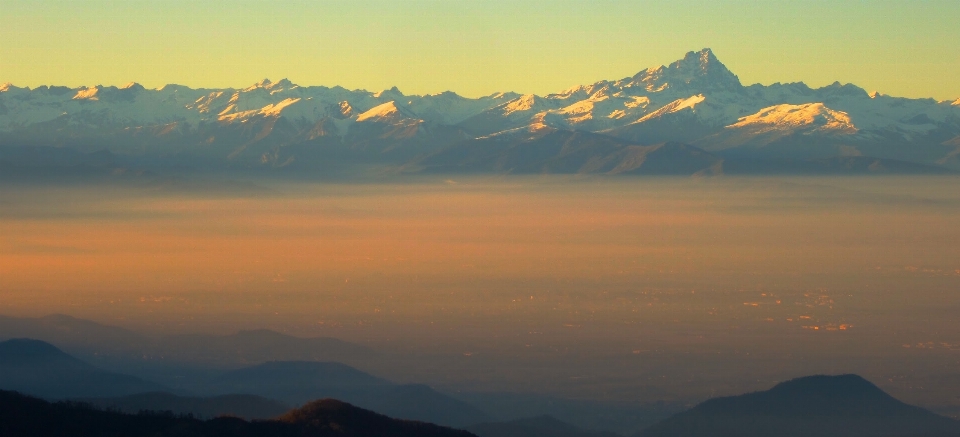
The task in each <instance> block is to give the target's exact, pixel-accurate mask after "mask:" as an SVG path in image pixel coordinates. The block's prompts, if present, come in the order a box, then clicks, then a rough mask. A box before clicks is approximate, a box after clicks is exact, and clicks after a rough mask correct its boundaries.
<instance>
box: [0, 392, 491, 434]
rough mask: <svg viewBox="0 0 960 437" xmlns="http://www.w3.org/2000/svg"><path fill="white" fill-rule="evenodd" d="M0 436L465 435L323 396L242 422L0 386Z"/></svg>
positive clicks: (240, 420)
mask: <svg viewBox="0 0 960 437" xmlns="http://www.w3.org/2000/svg"><path fill="white" fill-rule="evenodd" d="M0 435H2V436H4V437H21V436H32V437H48V436H100V437H114V436H116V437H120V436H123V437H139V436H144V437H145V436H151V437H166V436H195V437H221V436H223V437H226V436H238V437H245V436H249V437H259V436H264V437H266V436H270V437H301V436H318V437H325V436H337V437H387V436H391V437H408V436H409V437H413V436H418V437H471V436H472V434H470V433H468V432H466V431H461V430H455V429H451V428H444V427H442V426H438V425H433V424H429V423H423V422H413V421H405V420H398V419H391V418H389V417H387V416H383V415H380V414H377V413H374V412H372V411H367V410H364V409H361V408H357V407H354V406H352V405H350V404H347V403H345V402H340V401H337V400H333V399H324V400H319V401H314V402H311V403H309V404H307V405H305V406H303V407H302V408H298V409H295V410H291V411H289V412H287V413H286V414H284V415H282V416H280V417H279V418H277V419H273V420H266V421H253V422H247V421H245V420H242V419H237V418H232V417H219V418H215V419H211V420H206V421H203V420H199V419H196V418H193V417H187V416H174V415H172V414H147V413H145V414H136V415H132V414H123V413H117V412H109V411H100V410H96V409H93V408H91V407H89V406H86V405H82V404H71V403H49V402H46V401H44V400H41V399H37V398H32V397H29V396H25V395H22V394H19V393H16V392H10V391H0Z"/></svg>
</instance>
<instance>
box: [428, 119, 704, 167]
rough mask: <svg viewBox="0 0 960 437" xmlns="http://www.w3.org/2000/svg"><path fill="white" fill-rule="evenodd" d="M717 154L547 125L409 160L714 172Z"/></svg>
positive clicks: (468, 164)
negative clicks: (643, 143)
mask: <svg viewBox="0 0 960 437" xmlns="http://www.w3.org/2000/svg"><path fill="white" fill-rule="evenodd" d="M721 163H722V159H721V158H719V157H717V156H714V155H712V154H710V153H708V152H705V151H703V150H701V149H698V148H696V147H694V146H690V145H686V144H682V143H677V142H667V143H661V144H656V145H650V146H643V145H639V144H635V143H632V142H630V141H626V140H622V139H619V138H614V137H611V136H607V135H601V134H594V133H589V132H581V131H569V130H552V129H548V130H545V131H544V132H537V133H534V134H522V133H513V134H507V135H495V136H490V137H483V138H479V139H475V140H470V141H465V142H462V143H459V144H457V145H455V146H451V147H448V148H446V149H444V150H441V151H439V152H437V153H434V154H431V155H429V156H426V157H424V158H423V159H421V160H419V161H417V162H415V163H413V164H411V166H410V167H411V168H416V169H418V170H420V171H423V172H426V173H514V174H530V173H560V174H632V175H681V176H689V175H693V174H698V173H711V174H712V173H716V172H719V171H720V166H721Z"/></svg>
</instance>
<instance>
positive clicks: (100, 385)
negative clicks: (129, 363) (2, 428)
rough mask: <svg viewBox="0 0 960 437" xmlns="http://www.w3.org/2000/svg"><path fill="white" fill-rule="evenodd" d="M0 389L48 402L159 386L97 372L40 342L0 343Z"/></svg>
mask: <svg viewBox="0 0 960 437" xmlns="http://www.w3.org/2000/svg"><path fill="white" fill-rule="evenodd" d="M0 389H4V390H16V391H19V392H23V393H28V394H31V395H35V396H40V397H44V398H51V399H62V398H76V397H102V396H124V395H129V394H133V393H142V392H149V391H161V390H165V387H163V386H162V385H159V384H156V383H152V382H148V381H144V380H142V379H139V378H136V377H133V376H128V375H122V374H119V373H112V372H107V371H104V370H100V369H98V368H96V367H94V366H91V365H90V364H87V363H85V362H83V361H80V360H78V359H76V358H74V357H72V356H70V355H67V354H65V353H63V352H62V351H61V350H60V349H57V348H56V347H55V346H53V345H51V344H49V343H45V342H42V341H39V340H30V339H22V338H21V339H13V340H7V341H4V342H2V343H0Z"/></svg>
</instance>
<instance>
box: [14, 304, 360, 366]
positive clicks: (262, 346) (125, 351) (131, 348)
mask: <svg viewBox="0 0 960 437" xmlns="http://www.w3.org/2000/svg"><path fill="white" fill-rule="evenodd" d="M0 336H3V337H6V338H3V337H0V340H4V339H9V338H15V337H21V338H34V339H39V340H43V341H47V342H50V343H53V344H57V345H63V346H64V347H67V346H69V350H70V351H71V352H72V353H75V354H82V358H84V359H86V360H97V361H99V362H103V363H104V364H115V363H117V362H120V363H121V364H125V363H126V362H128V361H131V360H135V361H137V362H141V361H147V362H153V363H173V364H177V363H189V364H201V365H206V366H220V367H226V366H232V367H236V366H242V365H252V364H259V363H262V362H265V361H278V360H286V361H294V360H299V361H307V360H309V361H338V362H341V361H342V362H348V363H349V362H357V361H363V360H367V359H371V358H375V357H376V356H377V354H376V352H375V351H373V350H371V349H370V348H367V347H366V346H363V345H359V344H355V343H350V342H346V341H343V340H339V339H336V338H330V337H312V338H302V337H294V336H291V335H286V334H282V333H279V332H275V331H270V330H267V329H259V330H247V331H240V332H237V333H235V334H230V335H204V334H186V335H171V336H165V337H148V336H145V335H141V334H139V333H136V332H133V331H129V330H126V329H123V328H118V327H116V326H108V325H103V324H100V323H96V322H92V321H89V320H83V319H77V318H74V317H71V316H67V315H62V314H53V315H49V316H44V317H37V318H20V317H9V316H0ZM74 351H75V352H74Z"/></svg>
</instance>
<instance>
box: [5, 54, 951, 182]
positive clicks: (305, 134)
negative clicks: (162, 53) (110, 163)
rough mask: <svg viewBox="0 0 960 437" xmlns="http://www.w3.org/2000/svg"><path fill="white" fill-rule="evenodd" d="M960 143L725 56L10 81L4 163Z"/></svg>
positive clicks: (943, 106) (586, 166) (836, 149)
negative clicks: (530, 82)
mask: <svg viewBox="0 0 960 437" xmlns="http://www.w3.org/2000/svg"><path fill="white" fill-rule="evenodd" d="M958 139H960V103H958V102H950V101H944V102H937V101H934V100H932V99H907V98H897V97H891V96H886V95H882V94H878V93H867V92H866V91H865V90H863V89H862V88H859V87H857V86H855V85H851V84H846V85H842V84H840V83H834V84H832V85H829V86H825V87H822V88H817V89H814V88H810V87H808V86H807V85H805V84H803V83H790V84H780V83H776V84H773V85H769V86H765V85H759V84H756V85H749V86H744V85H743V84H741V82H740V80H739V79H738V78H737V76H736V75H735V74H734V73H732V72H731V71H730V70H729V69H727V67H726V66H724V65H723V64H722V63H721V62H720V61H719V60H718V59H717V58H716V57H715V56H714V54H713V52H712V51H711V50H710V49H704V50H701V51H699V52H689V53H687V54H686V55H685V56H684V57H683V59H680V60H678V61H676V62H674V63H672V64H670V65H667V66H660V67H655V68H649V69H646V70H643V71H640V72H639V73H637V74H636V75H634V76H631V77H627V78H623V79H620V80H603V81H599V82H596V83H593V84H588V85H579V86H575V87H573V88H570V89H567V90H565V91H562V92H559V93H555V94H549V95H545V96H538V95H532V94H527V95H518V94H516V93H496V94H492V95H489V96H485V97H480V98H466V97H463V96H459V95H457V94H455V93H453V92H444V93H440V94H433V95H423V96H408V95H404V94H403V93H401V92H400V91H399V90H398V89H396V88H393V89H390V90H385V91H381V92H368V91H364V90H347V89H344V88H341V87H333V88H328V87H323V86H313V87H306V86H299V85H296V84H293V83H291V82H290V81H288V80H285V79H284V80H280V81H277V82H271V81H269V80H263V81H261V82H258V83H256V84H254V85H252V86H250V87H247V88H244V89H191V88H188V87H185V86H179V85H167V86H164V87H162V88H159V89H146V88H144V87H142V86H140V85H138V84H133V83H132V84H128V85H126V86H123V87H119V88H118V87H112V86H99V85H98V86H96V87H89V88H88V87H81V88H66V87H56V86H52V87H50V86H42V87H38V88H34V89H27V88H18V87H16V86H13V85H11V84H5V85H2V86H0V168H5V166H6V167H11V166H19V167H24V166H28V167H29V166H31V165H34V166H36V165H37V162H35V161H36V159H34V160H33V161H30V162H23V161H24V160H23V158H22V156H24V155H28V156H35V155H37V153H32V154H31V153H24V152H23V151H22V149H24V148H41V147H53V148H54V149H55V152H47V153H46V154H47V155H51V156H53V157H52V158H50V160H52V161H57V162H61V161H64V160H66V161H69V162H72V161H70V159H73V160H80V161H83V160H87V161H89V160H90V158H89V157H85V156H86V154H92V153H94V152H99V153H104V151H106V152H109V153H110V154H112V155H111V156H112V157H113V158H114V159H115V161H116V162H117V163H118V164H117V165H123V166H128V167H140V168H164V167H175V168H187V169H194V170H207V169H250V168H267V169H288V170H295V169H298V170H305V171H308V172H323V171H330V170H332V169H336V168H342V167H343V166H344V165H347V164H364V165H367V164H376V165H394V166H399V167H401V168H403V169H404V171H424V170H426V171H444V172H449V171H458V170H461V169H462V170H465V171H483V172H488V171H497V172H524V173H529V172H536V173H542V172H563V173H637V171H635V170H636V168H642V167H643V165H640V166H639V167H636V166H635V163H636V160H637V159H638V158H636V156H635V155H637V154H638V153H639V154H641V155H643V156H646V155H645V152H639V151H641V150H644V149H642V148H643V147H647V148H649V147H654V146H657V147H661V146H658V145H663V144H675V143H678V144H682V145H684V146H685V147H687V148H688V150H689V151H690V152H689V153H686V154H684V153H680V154H679V155H678V156H677V157H675V158H673V159H674V160H680V161H683V160H688V159H690V160H693V161H694V163H693V164H690V163H687V164H679V163H675V164H672V165H671V166H670V167H671V168H675V169H676V170H672V171H674V172H676V173H678V174H688V173H690V174H693V173H697V172H702V171H709V172H725V171H727V172H729V171H731V170H732V169H740V170H739V171H744V170H743V169H744V168H750V169H752V170H751V171H754V172H757V171H759V172H762V171H764V169H774V170H770V171H771V172H778V171H782V169H783V168H798V167H797V166H791V165H784V164H783V163H784V162H787V161H789V162H797V161H799V162H817V161H818V160H835V159H837V158H849V157H859V160H860V161H864V160H867V161H869V162H867V163H866V166H867V167H869V166H870V164H872V163H874V162H879V163H881V164H882V163H883V162H885V161H883V160H893V161H898V162H906V163H910V164H914V165H918V166H921V167H916V166H914V167H910V166H907V167H910V168H914V169H916V168H926V169H927V170H930V171H942V170H948V171H949V170H953V171H957V170H960V142H958ZM548 143H549V145H547V144H548ZM507 144H509V146H506V145H507ZM598 144H604V145H605V146H603V147H599V146H597V145H598ZM638 147H639V148H638ZM614 149H616V150H614ZM64 150H69V151H71V153H72V154H66V155H65V154H64V153H59V152H62V151H64ZM498 150H499V151H501V152H503V153H504V154H505V155H502V156H501V155H497V152H496V151H498ZM568 152H569V153H568ZM593 152H596V153H595V154H594V153H593ZM77 153H79V154H81V156H80V157H76V156H74V155H75V154H77ZM570 153H573V155H570ZM40 155H44V154H40ZM478 155H484V156H486V158H484V159H480V158H479V157H478ZM64 156H66V158H65V157H64ZM614 156H616V157H614ZM71 157H72V158H71ZM871 159H872V160H871ZM58 160H59V161H58ZM744 160H747V161H750V162H756V161H758V160H759V161H760V162H761V164H758V165H744V164H742V161H744ZM481 161H483V162H481ZM558 161H562V162H563V164H557V162H558ZM598 162H602V164H598ZM766 162H770V163H771V165H770V166H769V167H768V166H766V165H765V164H763V163H766ZM40 164H47V163H46V162H44V161H42V160H41V162H40ZM61 164H62V162H61ZM58 165H59V164H58ZM635 167H636V168H635ZM841 167H842V166H841ZM874 167H875V168H877V169H889V168H899V167H898V166H897V165H892V166H891V165H876V166H874ZM799 168H806V167H804V166H803V165H800V166H799ZM776 169H780V170H776ZM648 170H650V171H652V172H653V173H658V174H659V173H662V171H661V170H656V171H654V170H653V169H648ZM639 172H640V173H644V172H646V171H639Z"/></svg>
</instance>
